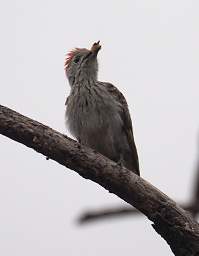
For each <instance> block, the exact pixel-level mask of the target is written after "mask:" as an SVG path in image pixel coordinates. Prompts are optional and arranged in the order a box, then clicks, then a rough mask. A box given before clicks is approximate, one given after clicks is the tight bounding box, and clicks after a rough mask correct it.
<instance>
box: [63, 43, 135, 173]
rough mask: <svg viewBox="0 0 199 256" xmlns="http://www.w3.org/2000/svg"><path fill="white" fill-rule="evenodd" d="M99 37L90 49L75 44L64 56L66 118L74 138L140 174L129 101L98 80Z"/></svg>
mask: <svg viewBox="0 0 199 256" xmlns="http://www.w3.org/2000/svg"><path fill="white" fill-rule="evenodd" d="M100 49H101V45H100V41H98V42H95V43H94V44H92V47H91V48H90V49H86V48H74V49H72V50H71V51H70V52H69V53H68V54H67V55H66V58H65V62H64V69H65V73H66V77H67V79H68V82H69V85H70V94H69V96H68V97H67V99H66V103H65V105H66V111H65V120H66V125H67V127H68V129H69V131H70V133H71V134H72V135H73V136H74V137H75V138H76V139H77V141H78V142H79V143H80V144H82V145H85V146H88V147H90V148H92V149H94V150H95V151H97V152H99V153H100V154H102V155H104V156H106V157H108V158H109V159H110V160H112V161H115V162H116V163H117V164H120V165H121V166H124V167H126V168H127V169H129V170H130V171H132V172H134V173H135V174H137V175H139V176H140V170H139V160H138V153H137V148H136V145H135V141H134V135H133V127H132V121H131V117H130V113H129V109H128V104H127V101H126V99H125V97H124V96H123V94H122V93H121V92H120V91H119V89H118V88H117V87H116V86H114V85H113V84H111V83H109V82H101V81H98V60H97V56H98V52H99V50H100Z"/></svg>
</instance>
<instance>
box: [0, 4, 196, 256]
mask: <svg viewBox="0 0 199 256" xmlns="http://www.w3.org/2000/svg"><path fill="white" fill-rule="evenodd" d="M1 5H2V3H1ZM0 12H1V13H0V21H1V22H0V23H1V24H0V27H1V47H0V48H1V49H0V54H1V58H0V64H1V76H0V88H1V93H0V103H1V104H3V105H6V106H8V107H10V108H13V109H15V110H16V111H18V112H20V113H22V114H24V115H27V116H29V117H31V118H33V119H35V120H38V121H40V122H42V123H44V124H46V125H49V126H51V127H52V128H54V129H57V130H58V131H60V132H63V133H65V132H66V131H65V125H64V108H65V106H64V102H65V98H66V95H68V93H69V85H68V83H67V81H66V78H65V74H64V70H63V63H64V56H65V54H66V52H67V51H69V50H70V49H71V48H73V47H90V46H91V45H92V43H93V42H94V41H96V40H101V44H102V50H101V51H100V53H99V79H100V80H102V81H109V82H112V83H113V84H115V85H116V86H118V88H119V89H120V90H121V91H122V92H123V93H124V94H125V96H126V98H127V101H128V103H129V108H130V111H131V115H132V119H133V125H134V131H135V140H136V144H137V148H138V151H139V157H140V166H141V175H142V176H143V177H144V178H145V179H147V180H148V181H150V182H151V183H152V184H154V185H155V186H157V187H158V188H159V189H161V190H162V191H163V192H165V193H166V194H167V195H169V196H171V197H172V198H173V199H175V200H176V201H178V202H185V201H187V200H188V199H189V198H190V192H191V185H192V180H193V179H194V166H195V162H196V159H197V157H196V154H197V148H198V145H197V138H198V134H199V114H198V109H199V72H198V71H199V15H198V13H199V2H198V1H197V0H195V1H191V0H186V1H185V0H167V1H163V0H162V1H157V0H156V1H155V0H151V1H148V0H139V1H113V0H112V1H105V0H101V1H89V0H84V1H72V0H71V1H68V0H65V1H61V0H58V1H47V0H40V1H38V0H35V1H25V0H18V1H16V2H14V1H4V3H3V6H1V8H0ZM0 166H1V168H0V205H1V206H0V254H1V255H4V256H12V255H20V256H27V255H29V256H33V255H34V256H35V255H37V256H43V255H48V256H54V255H59V256H65V255H71V256H77V255H86V256H91V255H92V256H101V255H115V256H119V255H126V256H127V255H146V253H147V254H148V255H162V256H170V255H173V254H172V253H171V251H170V249H169V247H168V246H167V244H166V243H165V242H164V241H163V240H162V239H161V238H160V237H159V236H158V235H157V234H156V233H155V232H154V231H153V229H152V227H151V226H150V222H149V221H148V220H147V219H146V218H145V217H137V218H136V217H130V216H129V217H127V218H120V219H112V220H108V221H103V222H96V223H94V224H89V225H86V226H78V225H77V223H76V219H77V218H78V216H79V215H80V214H81V213H83V212H84V211H85V210H87V209H94V210H96V209H101V208H105V207H106V206H107V207H111V206H118V205H121V204H124V203H123V202H122V201H121V200H120V199H119V198H117V197H116V196H114V195H111V194H109V193H108V192H107V191H105V190H104V189H102V188H101V187H100V186H98V185H96V184H94V183H92V182H91V181H88V180H84V179H82V178H81V177H80V176H79V175H77V174H76V173H75V172H73V171H70V170H67V169H65V168H64V167H63V166H61V165H58V164H57V163H55V162H53V161H51V160H49V161H46V160H45V157H44V156H42V155H39V154H38V153H35V152H34V151H33V150H31V149H28V148H26V147H25V146H23V145H20V144H18V143H16V142H13V141H11V140H9V139H7V138H6V137H3V136H0Z"/></svg>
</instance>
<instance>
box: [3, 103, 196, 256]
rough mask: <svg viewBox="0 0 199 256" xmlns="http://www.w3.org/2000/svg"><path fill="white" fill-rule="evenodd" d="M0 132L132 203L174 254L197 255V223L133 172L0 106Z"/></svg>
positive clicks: (181, 255)
mask: <svg viewBox="0 0 199 256" xmlns="http://www.w3.org/2000/svg"><path fill="white" fill-rule="evenodd" d="M0 133H1V134H3V135H5V136H7V137H9V138H11V139H13V140H15V141H18V142H20V143H22V144H24V145H26V146H27V147H30V148H33V149H34V150H36V151H37V152H39V153H41V154H43V155H45V156H46V157H48V158H50V159H53V160H55V161H56V162H58V163H60V164H61V165H64V166H65V167H67V168H70V169H72V170H74V171H76V172H77V173H79V174H80V175H81V176H82V177H84V178H86V179H90V180H92V181H94V182H96V183H98V184H100V185H101V186H103V187H104V188H105V189H107V190H109V191H110V192H111V193H114V194H116V195H117V196H119V197H120V198H122V199H123V200H124V201H126V202H127V203H129V204H131V205H132V206H134V207H136V208H137V209H138V210H140V211H141V212H142V213H143V214H145V215H146V216H147V217H148V218H149V219H150V220H151V221H152V222H153V228H154V229H155V230H156V231H157V232H158V233H159V234H160V235H161V236H162V237H163V238H164V239H165V240H166V241H167V243H168V244H169V245H170V247H171V250H172V251H173V253H174V254H175V255H177V256H185V255H186V256H196V255H199V224H198V223H197V222H196V221H194V219H193V218H191V216H190V215H189V214H188V213H187V212H186V211H184V210H183V209H181V208H180V207H179V206H178V205H177V204H176V203H175V202H174V201H172V200H171V199H170V198H169V197H167V196H166V195H165V194H163V193H162V192H161V191H159V190H158V189H156V188H155V187H154V186H152V185H151V184H150V183H148V182H147V181H145V180H144V179H142V178H140V177H138V176H137V175H136V174H134V173H133V172H131V171H129V170H127V169H126V168H123V167H121V166H119V165H117V164H116V163H114V162H113V161H110V160H109V159H108V158H106V157H104V156H102V155H100V154H99V153H97V152H95V151H94V150H92V149H90V148H87V147H84V146H82V145H80V144H79V143H77V142H76V141H74V140H72V139H70V138H68V137H66V136H64V135H63V134H61V133H59V132H57V131H55V130H53V129H51V128H49V127H47V126H45V125H43V124H41V123H39V122H37V121H34V120H32V119H30V118H27V117H25V116H23V115H20V114H19V113H17V112H15V111H13V110H11V109H8V108H6V107H4V106H0Z"/></svg>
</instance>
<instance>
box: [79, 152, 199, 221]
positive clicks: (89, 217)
mask: <svg viewBox="0 0 199 256" xmlns="http://www.w3.org/2000/svg"><path fill="white" fill-rule="evenodd" d="M198 155H199V154H198ZM181 207H182V208H183V209H184V210H186V211H189V212H190V213H191V215H192V216H193V217H194V218H197V217H198V215H199V157H198V163H197V168H196V178H195V179H194V185H193V193H192V197H191V200H190V202H189V203H187V204H184V205H181ZM140 213H141V212H139V211H138V210H137V209H135V208H133V207H127V206H120V207H115V208H108V209H100V210H98V211H96V210H93V211H92V210H91V211H87V212H84V213H83V214H81V215H80V217H79V218H78V222H79V223H80V224H85V223H88V222H91V221H96V220H104V219H106V218H112V217H122V216H126V215H133V216H135V215H136V216H137V215H141V214H140Z"/></svg>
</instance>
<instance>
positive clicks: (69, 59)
mask: <svg viewBox="0 0 199 256" xmlns="http://www.w3.org/2000/svg"><path fill="white" fill-rule="evenodd" d="M79 50H80V49H79V48H75V49H73V50H71V51H70V52H69V53H67V54H66V58H65V62H64V69H65V70H66V69H67V68H68V65H69V64H70V62H71V60H72V58H73V57H74V55H75V54H76V53H77V52H78V51H79Z"/></svg>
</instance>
